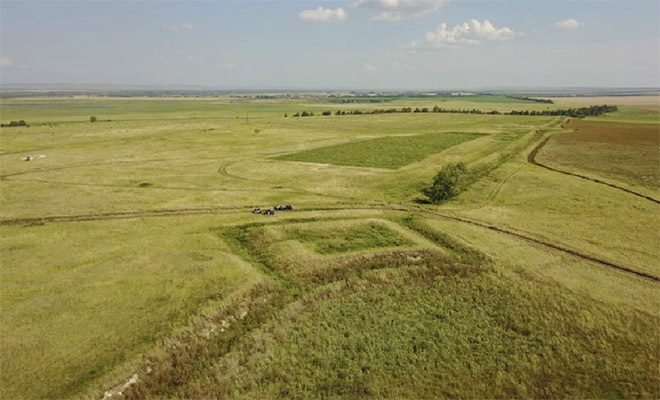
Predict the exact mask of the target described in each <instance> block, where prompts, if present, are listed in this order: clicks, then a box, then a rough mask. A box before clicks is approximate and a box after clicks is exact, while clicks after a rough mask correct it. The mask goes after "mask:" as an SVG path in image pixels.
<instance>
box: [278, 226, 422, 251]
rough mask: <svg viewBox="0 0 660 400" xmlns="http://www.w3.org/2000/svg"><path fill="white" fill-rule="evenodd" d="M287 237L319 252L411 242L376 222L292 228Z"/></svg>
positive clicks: (353, 249)
mask: <svg viewBox="0 0 660 400" xmlns="http://www.w3.org/2000/svg"><path fill="white" fill-rule="evenodd" d="M288 234H289V238H290V239H293V240H299V241H301V242H303V243H305V244H309V245H310V246H311V247H312V248H313V249H314V251H315V252H317V253H319V254H336V253H345V252H349V251H356V250H370V249H377V248H385V247H397V246H404V245H408V244H411V243H410V242H409V241H407V240H405V239H404V238H402V237H400V236H398V235H397V234H396V233H394V232H392V231H391V230H389V229H387V228H386V227H384V226H382V225H379V224H376V223H373V222H371V223H366V224H361V225H356V226H349V227H346V228H344V229H342V228H335V229H331V230H330V229H328V230H321V229H313V228H307V229H305V228H294V229H291V230H289V231H288Z"/></svg>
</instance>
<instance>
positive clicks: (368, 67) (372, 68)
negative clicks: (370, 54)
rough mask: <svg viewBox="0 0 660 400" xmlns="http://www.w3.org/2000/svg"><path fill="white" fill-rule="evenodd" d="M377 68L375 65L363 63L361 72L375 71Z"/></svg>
mask: <svg viewBox="0 0 660 400" xmlns="http://www.w3.org/2000/svg"><path fill="white" fill-rule="evenodd" d="M377 71H378V68H376V66H375V65H372V64H364V65H363V66H362V72H377Z"/></svg>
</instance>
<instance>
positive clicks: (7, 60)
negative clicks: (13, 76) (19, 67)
mask: <svg viewBox="0 0 660 400" xmlns="http://www.w3.org/2000/svg"><path fill="white" fill-rule="evenodd" d="M12 65H14V61H12V59H11V57H8V56H2V58H0V66H3V67H11V66H12Z"/></svg>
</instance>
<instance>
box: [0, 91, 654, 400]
mask: <svg viewBox="0 0 660 400" xmlns="http://www.w3.org/2000/svg"><path fill="white" fill-rule="evenodd" d="M384 100H387V101H385V102H383V103H369V102H356V103H347V104H343V103H337V102H336V99H331V98H321V97H315V98H310V99H288V100H261V99H255V98H250V97H248V96H242V97H239V96H236V97H217V98H198V99H194V98H189V99H182V98H177V99H146V98H139V99H137V98H136V99H126V98H120V99H110V98H72V99H67V98H50V99H48V98H47V99H30V98H21V99H5V100H1V101H0V107H1V108H0V111H1V115H2V117H1V118H2V122H3V123H7V122H9V121H11V120H25V121H26V122H27V123H28V125H29V126H28V127H11V128H4V127H3V128H1V129H0V205H1V215H0V262H1V269H0V293H1V295H0V397H1V398H7V399H23V398H25V399H39V398H103V396H104V393H105V392H106V391H109V392H108V396H107V397H108V398H115V399H119V398H131V399H147V398H358V397H359V398H437V397H452V398H649V399H650V398H657V397H658V395H660V393H659V392H658V386H657V383H658V381H660V367H659V365H660V352H659V350H658V349H659V348H660V333H659V332H658V329H657V327H658V324H659V323H660V311H659V308H658V304H660V268H659V267H658V266H659V265H660V264H659V260H660V248H659V247H658V243H659V242H660V213H659V212H658V203H657V202H654V201H652V200H649V199H648V198H645V197H640V196H637V195H635V194H634V193H639V194H642V195H644V196H647V197H650V198H652V199H653V198H655V199H659V198H660V195H658V193H659V192H660V187H658V179H657V171H658V165H657V162H658V159H657V152H656V153H653V152H652V151H650V150H649V145H648V144H645V143H646V142H644V143H637V142H636V143H632V144H631V143H628V142H627V141H626V140H627V139H626V140H623V141H618V140H614V139H612V138H615V139H616V138H617V137H619V136H622V135H619V136H617V134H616V133H612V132H618V131H621V132H623V131H625V129H628V130H629V131H630V132H633V133H634V134H637V133H639V132H638V131H639V130H642V129H646V133H643V135H646V136H649V135H650V136H649V137H650V139H649V140H651V142H652V143H651V142H649V143H651V144H652V145H655V146H656V147H657V143H658V141H657V140H655V141H654V139H653V128H654V126H655V125H649V124H650V123H651V124H658V121H657V115H658V114H657V113H655V114H653V115H650V114H648V113H649V112H651V113H652V112H653V111H649V110H642V109H637V108H634V107H632V106H622V107H621V111H619V112H617V113H613V114H610V115H604V116H601V117H597V118H594V119H592V118H588V119H587V120H588V121H586V122H589V121H606V122H608V123H609V124H610V125H612V126H613V127H614V128H617V126H616V124H622V122H621V121H627V122H635V123H634V124H632V123H626V124H625V129H624V125H619V126H618V128H620V129H619V130H616V129H614V128H613V129H609V128H608V129H607V132H609V133H607V135H609V136H607V135H605V134H603V135H604V136H603V135H601V136H599V135H600V134H599V133H598V132H599V131H595V132H596V133H594V134H593V135H595V136H593V137H591V136H589V138H588V140H586V139H584V137H583V136H580V135H577V133H579V131H574V129H571V128H570V127H571V126H572V125H571V123H568V124H566V123H567V119H566V118H564V117H542V116H511V115H477V114H449V113H447V114H445V113H396V114H394V113H393V114H369V115H345V116H335V115H331V116H315V117H305V118H292V117H291V115H292V114H293V113H295V112H300V111H303V110H307V111H313V112H314V113H315V114H317V115H318V114H320V113H321V112H322V111H325V110H332V111H335V110H348V109H360V110H362V111H369V110H374V109H380V108H390V107H392V108H401V107H433V106H434V105H435V104H437V105H438V106H440V107H443V108H446V109H455V108H457V109H463V108H465V109H473V108H477V109H480V110H483V111H492V110H498V111H500V112H506V111H510V110H545V109H547V108H550V109H554V108H565V106H560V105H557V104H541V103H534V102H531V101H524V100H515V99H511V98H506V97H501V96H484V97H469V98H468V97H460V98H454V97H437V98H435V97H434V98H407V97H392V98H387V99H384ZM285 113H287V114H288V117H284V114H285ZM90 116H96V117H97V122H93V123H92V122H90ZM654 118H655V119H654ZM641 122H643V123H641ZM562 125H563V126H566V128H565V129H564V128H562ZM608 126H609V125H608ZM626 132H628V131H626ZM649 132H651V133H649ZM640 134H641V133H640ZM571 135H574V136H571ZM606 136H607V137H606ZM624 136H625V135H624ZM646 136H645V137H646ZM547 138H549V140H548V142H547V143H546V144H545V145H544V146H543V147H541V148H540V150H538V152H537V154H536V160H537V161H538V162H542V163H547V164H548V165H549V166H551V167H553V168H556V169H557V170H563V169H565V170H566V171H565V172H570V173H572V174H574V175H570V174H566V173H562V172H558V171H553V170H549V169H545V168H542V167H540V166H538V165H534V164H532V163H530V162H528V155H529V154H530V152H532V150H533V149H535V148H536V147H537V146H538V145H539V144H540V143H542V142H543V141H544V140H545V139H547ZM599 140H600V142H599ZM644 140H646V139H644ZM624 142H625V143H624ZM631 146H632V147H631ZM635 146H636V147H635ZM656 147H654V148H656ZM656 150H657V149H656ZM28 155H31V156H33V157H34V158H33V160H32V161H22V160H21V158H24V157H26V156H28ZM40 156H43V157H40ZM594 160H599V162H600V164H599V165H598V166H597V168H596V167H595V164H594ZM455 162H464V163H465V164H466V165H467V167H468V169H469V170H470V171H472V172H473V175H472V176H473V177H474V179H473V181H471V182H470V185H469V186H468V187H466V189H465V190H464V191H463V192H462V193H460V195H458V196H457V197H456V198H454V199H452V200H451V201H449V202H446V203H443V204H439V205H432V204H427V203H425V201H423V200H424V198H423V197H424V196H423V195H422V194H421V190H422V189H424V188H425V187H427V186H428V185H429V184H430V183H431V181H432V180H433V177H434V176H435V174H436V173H437V172H438V171H439V170H440V169H441V168H442V167H443V166H444V165H447V164H448V163H455ZM575 175H584V176H585V177H587V178H590V179H592V180H589V179H584V178H580V177H578V176H575ZM598 180H603V181H604V182H605V181H606V183H609V184H611V185H609V186H608V185H605V184H603V183H602V182H600V183H599V182H598ZM617 185H619V186H621V187H620V188H618V187H617ZM621 188H624V189H626V190H627V191H625V190H621ZM631 192H634V193H631ZM279 204H293V205H294V210H292V211H281V212H277V213H276V214H275V215H273V216H265V215H260V214H252V213H251V211H252V209H253V208H255V207H262V208H270V207H272V206H275V205H279ZM129 382H131V383H130V384H129ZM119 392H121V394H120V393H119Z"/></svg>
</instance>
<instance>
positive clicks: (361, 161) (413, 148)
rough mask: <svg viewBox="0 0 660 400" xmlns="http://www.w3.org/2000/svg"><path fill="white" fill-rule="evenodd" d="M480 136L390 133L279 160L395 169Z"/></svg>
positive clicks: (466, 134)
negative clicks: (400, 134) (395, 134)
mask: <svg viewBox="0 0 660 400" xmlns="http://www.w3.org/2000/svg"><path fill="white" fill-rule="evenodd" d="M481 136H483V135H482V134H479V133H460V132H456V133H429V134H424V135H415V136H389V137H384V138H378V139H371V140H363V141H359V142H353V143H344V144H340V145H336V146H328V147H322V148H319V149H313V150H307V151H301V152H299V153H294V154H287V155H284V156H280V157H277V159H279V160H287V161H305V162H317V163H327V164H336V165H348V166H355V167H375V168H389V169H396V168H399V167H402V166H404V165H408V164H410V163H413V162H415V161H419V160H422V159H424V158H426V157H427V156H430V155H431V154H435V153H439V152H441V151H442V150H445V149H448V148H450V147H452V146H456V145H458V144H461V143H463V142H467V141H470V140H473V139H476V138H478V137H481Z"/></svg>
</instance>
